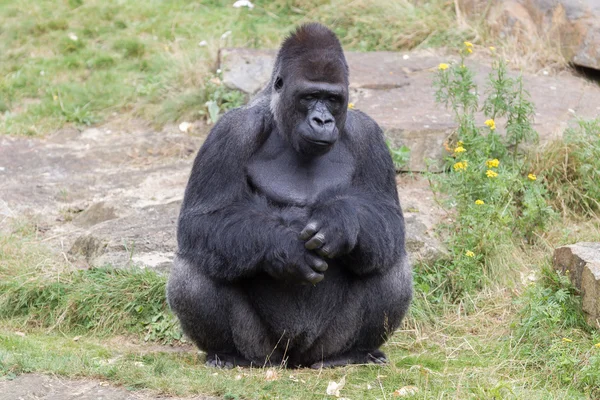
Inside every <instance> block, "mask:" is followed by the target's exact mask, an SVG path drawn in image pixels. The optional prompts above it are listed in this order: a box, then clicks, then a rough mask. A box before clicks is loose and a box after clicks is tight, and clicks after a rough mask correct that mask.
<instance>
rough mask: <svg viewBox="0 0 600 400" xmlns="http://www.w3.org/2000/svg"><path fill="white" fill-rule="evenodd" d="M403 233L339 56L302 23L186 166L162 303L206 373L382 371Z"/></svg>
mask: <svg viewBox="0 0 600 400" xmlns="http://www.w3.org/2000/svg"><path fill="white" fill-rule="evenodd" d="M404 235H405V229H404V218H403V216H402V211H401V208H400V204H399V201H398V194H397V192H396V184H395V173H394V166H393V164H392V160H391V157H390V155H389V153H388V150H387V147H386V144H385V142H384V138H383V135H382V131H381V129H380V128H379V126H378V125H377V124H376V123H375V122H374V121H373V120H372V119H370V118H369V117H368V116H367V115H366V114H364V113H362V112H360V111H358V110H349V109H348V65H347V63H346V59H345V57H344V53H343V51H342V47H341V45H340V43H339V41H338V39H337V37H336V36H335V34H334V33H333V32H332V31H330V30H329V29H327V28H326V27H324V26H322V25H320V24H316V23H311V24H307V25H303V26H301V27H299V28H298V29H297V30H296V31H295V32H294V33H293V34H292V35H291V36H289V37H288V38H287V39H286V40H285V41H284V42H283V44H282V46H281V48H280V50H279V52H278V55H277V58H276V61H275V65H274V69H273V74H272V77H271V80H270V82H269V84H268V85H267V86H266V87H265V88H264V89H263V90H262V91H261V92H260V93H259V94H258V95H257V96H256V97H255V98H254V99H253V100H252V101H251V102H250V103H249V104H248V105H246V106H245V107H242V108H238V109H234V110H231V111H229V112H228V113H226V114H225V115H223V116H222V118H221V119H220V120H219V121H218V123H217V124H216V125H215V126H214V127H213V129H212V131H211V132H210V134H209V136H208V138H207V139H206V141H205V143H204V145H203V146H202V147H201V149H200V151H199V153H198V155H197V157H196V159H195V162H194V165H193V168H192V172H191V175H190V178H189V182H188V185H187V188H186V191H185V196H184V200H183V204H182V208H181V213H180V216H179V221H178V231H177V241H178V253H177V257H176V259H175V261H174V265H173V268H172V271H171V274H170V277H169V281H168V285H167V297H168V303H169V305H170V307H171V309H172V310H173V311H174V313H175V314H176V316H177V317H178V319H179V321H180V323H181V326H182V329H183V331H184V333H185V334H186V335H187V336H188V337H189V338H191V340H192V341H193V342H194V343H195V344H196V345H197V346H198V347H199V348H200V349H201V350H203V351H204V352H206V363H207V365H209V366H214V367H225V368H231V367H233V366H250V365H255V366H264V365H275V364H277V365H283V366H287V367H290V368H297V367H312V368H321V367H335V366H340V365H347V364H364V363H377V364H379V363H385V362H387V359H386V356H385V354H384V353H383V352H382V351H381V350H379V347H380V346H381V345H382V344H383V343H384V342H385V341H386V339H387V338H388V337H389V336H390V335H391V334H392V333H393V332H394V330H395V329H396V328H397V327H398V325H399V324H400V321H401V320H402V318H403V317H404V315H405V313H406V311H407V309H408V306H409V303H410V301H411V297H412V279H411V269H410V266H409V264H408V261H407V255H406V251H405V246H404V242H405V239H404Z"/></svg>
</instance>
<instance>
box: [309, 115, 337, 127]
mask: <svg viewBox="0 0 600 400" xmlns="http://www.w3.org/2000/svg"><path fill="white" fill-rule="evenodd" d="M312 122H313V125H316V126H318V127H325V126H326V125H331V124H333V118H319V117H313V119H312Z"/></svg>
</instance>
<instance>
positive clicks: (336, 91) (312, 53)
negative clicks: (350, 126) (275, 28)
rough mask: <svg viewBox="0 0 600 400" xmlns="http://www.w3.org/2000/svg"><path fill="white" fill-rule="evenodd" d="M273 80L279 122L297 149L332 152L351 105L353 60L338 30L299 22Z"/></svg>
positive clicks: (283, 49) (273, 101)
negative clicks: (346, 54) (350, 62)
mask: <svg viewBox="0 0 600 400" xmlns="http://www.w3.org/2000/svg"><path fill="white" fill-rule="evenodd" d="M270 85H271V88H270V90H271V110H272V112H273V115H274V117H275V123H276V126H277V128H278V130H279V131H280V133H281V134H282V135H283V136H284V137H285V138H286V139H287V140H288V141H289V142H290V144H291V145H292V146H293V148H294V149H295V150H296V152H298V153H299V154H301V155H303V156H308V157H314V156H319V155H322V154H324V153H326V152H327V151H329V149H331V147H332V146H333V145H334V144H335V142H336V141H337V139H338V138H339V135H340V132H342V131H343V127H344V124H345V122H346V110H347V108H348V65H347V63H346V58H345V57H344V53H343V51H342V46H341V45H340V42H339V41H338V39H337V37H336V36H335V34H334V33H333V32H331V31H330V30H329V29H327V28H326V27H324V26H323V25H320V24H315V23H313V24H307V25H303V26H301V27H299V28H298V29H297V30H296V32H295V33H294V34H292V35H291V36H290V37H288V38H287V39H286V40H285V41H284V42H283V44H282V46H281V49H280V50H279V53H278V55H277V60H276V61H275V68H274V72H273V76H272V78H271V83H270Z"/></svg>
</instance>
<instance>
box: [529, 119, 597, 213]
mask: <svg viewBox="0 0 600 400" xmlns="http://www.w3.org/2000/svg"><path fill="white" fill-rule="evenodd" d="M533 165H534V168H536V169H537V170H539V171H540V173H541V174H543V175H544V176H545V179H546V182H547V186H548V189H549V192H550V193H552V204H553V205H554V207H555V208H556V209H558V210H560V211H561V212H562V214H563V215H569V216H577V215H582V216H584V217H590V216H595V215H596V214H597V213H598V212H599V211H600V185H598V182H600V119H595V120H591V121H579V122H578V124H577V126H576V127H572V128H569V129H567V131H566V132H565V134H564V140H563V141H557V142H554V143H552V144H551V145H550V146H549V147H548V149H547V150H546V151H544V152H543V153H542V154H541V155H540V156H539V157H538V158H537V159H536V160H535V161H534V162H533Z"/></svg>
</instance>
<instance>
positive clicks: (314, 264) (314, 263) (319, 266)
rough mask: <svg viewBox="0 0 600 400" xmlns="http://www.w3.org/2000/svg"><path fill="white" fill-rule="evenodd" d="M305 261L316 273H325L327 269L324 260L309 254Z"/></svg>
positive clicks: (327, 266)
mask: <svg viewBox="0 0 600 400" xmlns="http://www.w3.org/2000/svg"><path fill="white" fill-rule="evenodd" d="M306 261H307V263H308V265H310V267H311V268H312V269H313V270H315V271H316V272H325V271H327V268H329V265H327V262H325V260H323V259H321V258H319V257H316V256H313V255H310V254H309V255H307V256H306Z"/></svg>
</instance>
